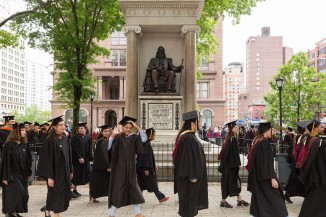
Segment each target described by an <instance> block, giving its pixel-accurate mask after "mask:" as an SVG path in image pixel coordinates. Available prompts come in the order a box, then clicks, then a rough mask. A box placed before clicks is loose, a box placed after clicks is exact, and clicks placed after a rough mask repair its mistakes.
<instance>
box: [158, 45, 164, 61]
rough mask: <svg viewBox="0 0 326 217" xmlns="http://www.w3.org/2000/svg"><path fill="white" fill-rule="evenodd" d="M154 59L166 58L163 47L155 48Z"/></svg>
mask: <svg viewBox="0 0 326 217" xmlns="http://www.w3.org/2000/svg"><path fill="white" fill-rule="evenodd" d="M156 58H159V59H163V58H166V56H165V49H164V47H162V46H159V47H158V48H157V52H156Z"/></svg>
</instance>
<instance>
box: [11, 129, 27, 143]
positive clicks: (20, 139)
mask: <svg viewBox="0 0 326 217" xmlns="http://www.w3.org/2000/svg"><path fill="white" fill-rule="evenodd" d="M7 141H8V142H21V143H27V133H26V136H25V137H21V136H20V133H19V132H18V130H12V131H11V132H10V134H9V136H8V138H7Z"/></svg>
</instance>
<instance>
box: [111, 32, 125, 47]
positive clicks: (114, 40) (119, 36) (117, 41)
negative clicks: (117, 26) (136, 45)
mask: <svg viewBox="0 0 326 217" xmlns="http://www.w3.org/2000/svg"><path fill="white" fill-rule="evenodd" d="M111 44H112V45H126V44H127V38H126V37H125V35H124V33H123V32H114V33H112V35H111Z"/></svg>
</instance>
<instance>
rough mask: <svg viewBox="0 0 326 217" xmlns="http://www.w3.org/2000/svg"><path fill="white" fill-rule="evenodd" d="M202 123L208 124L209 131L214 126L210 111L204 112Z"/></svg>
mask: <svg viewBox="0 0 326 217" xmlns="http://www.w3.org/2000/svg"><path fill="white" fill-rule="evenodd" d="M202 123H203V124H204V123H206V126H207V129H208V128H210V127H211V126H212V112H211V111H210V110H208V109H206V110H204V111H203V117H202Z"/></svg>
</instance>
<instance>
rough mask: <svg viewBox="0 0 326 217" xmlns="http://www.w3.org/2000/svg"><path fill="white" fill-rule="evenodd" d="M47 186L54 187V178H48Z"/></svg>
mask: <svg viewBox="0 0 326 217" xmlns="http://www.w3.org/2000/svg"><path fill="white" fill-rule="evenodd" d="M48 186H49V187H51V188H53V187H54V179H50V178H48Z"/></svg>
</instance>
